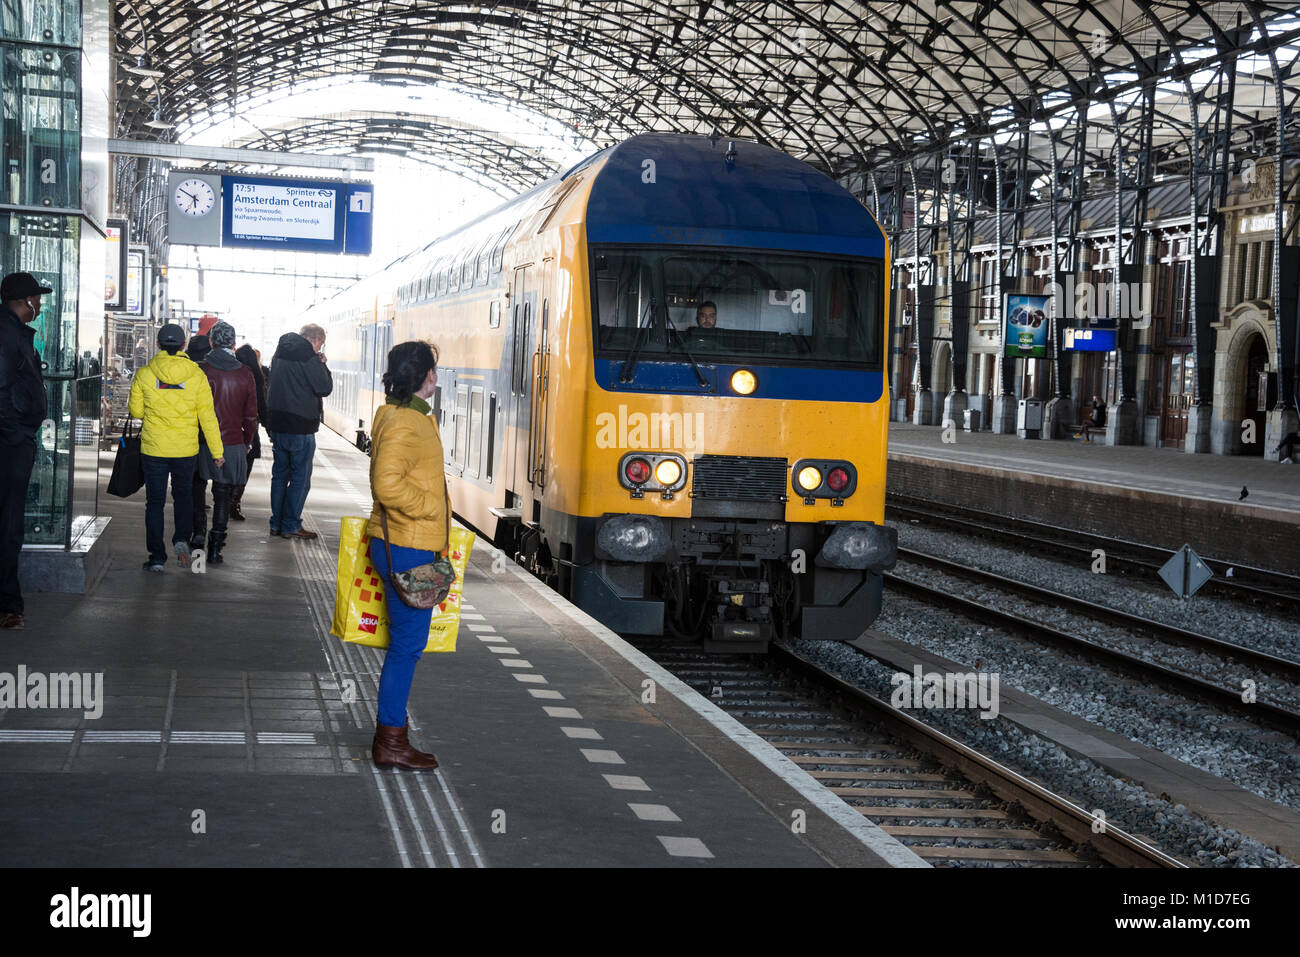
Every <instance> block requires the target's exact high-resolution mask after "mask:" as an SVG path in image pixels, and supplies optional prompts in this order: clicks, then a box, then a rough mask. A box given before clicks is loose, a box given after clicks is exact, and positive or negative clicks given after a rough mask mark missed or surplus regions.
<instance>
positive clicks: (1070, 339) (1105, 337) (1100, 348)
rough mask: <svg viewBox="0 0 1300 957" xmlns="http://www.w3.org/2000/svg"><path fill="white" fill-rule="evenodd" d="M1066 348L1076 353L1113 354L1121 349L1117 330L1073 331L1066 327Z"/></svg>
mask: <svg viewBox="0 0 1300 957" xmlns="http://www.w3.org/2000/svg"><path fill="white" fill-rule="evenodd" d="M1064 332H1065V348H1066V349H1070V350H1073V351H1074V352H1113V351H1115V349H1117V348H1118V347H1119V344H1118V342H1117V341H1116V340H1117V339H1118V332H1117V330H1115V329H1072V328H1070V327H1068V326H1067V327H1066V328H1065V330H1064Z"/></svg>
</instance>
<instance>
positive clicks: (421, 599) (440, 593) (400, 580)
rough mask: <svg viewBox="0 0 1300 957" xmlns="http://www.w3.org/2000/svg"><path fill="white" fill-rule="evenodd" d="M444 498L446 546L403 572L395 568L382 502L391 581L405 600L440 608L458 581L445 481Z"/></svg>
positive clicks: (386, 553)
mask: <svg viewBox="0 0 1300 957" xmlns="http://www.w3.org/2000/svg"><path fill="white" fill-rule="evenodd" d="M442 489H443V501H445V502H446V503H447V535H448V542H447V545H448V547H447V549H444V551H443V553H442V554H441V555H439V556H438V557H437V559H435V560H434V561H432V562H429V563H428V564H427V565H417V566H416V567H415V568H412V569H409V570H408V571H404V572H395V571H393V550H392V548H390V547H389V545H388V512H387V510H386V509H385V508H384V506H383V505H379V503H378V502H376V503H375V504H376V505H379V523H380V525H381V526H382V527H383V530H384V554H385V555H386V556H387V557H388V580H389V581H390V582H392V585H393V589H394V590H395V591H396V592H397V595H398V597H399V598H401V599H402V602H403V604H406V605H410V606H411V607H412V608H437V607H438V605H440V604H442V602H444V601H446V600H447V594H448V593H449V592H450V591H451V586H452V585H454V584H456V571H455V569H453V568H452V567H451V561H450V559H448V557H447V551H448V550H450V547H451V541H450V536H451V500H450V499H449V498H448V497H447V486H446V484H444V485H443V487H442Z"/></svg>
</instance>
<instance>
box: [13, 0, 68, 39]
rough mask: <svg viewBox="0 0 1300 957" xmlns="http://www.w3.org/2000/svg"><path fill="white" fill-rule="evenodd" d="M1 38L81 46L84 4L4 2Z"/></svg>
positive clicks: (32, 0)
mask: <svg viewBox="0 0 1300 957" xmlns="http://www.w3.org/2000/svg"><path fill="white" fill-rule="evenodd" d="M0 36H3V37H4V38H5V39H6V40H30V41H31V42H32V43H61V44H64V45H66V46H79V45H80V44H81V4H80V3H78V2H77V0H0Z"/></svg>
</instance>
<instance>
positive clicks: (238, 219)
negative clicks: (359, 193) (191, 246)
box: [221, 176, 349, 253]
mask: <svg viewBox="0 0 1300 957" xmlns="http://www.w3.org/2000/svg"><path fill="white" fill-rule="evenodd" d="M221 182H222V193H223V204H222V216H221V244H222V245H223V246H253V247H260V248H274V249H295V250H299V251H301V252H317V253H341V252H343V251H344V226H345V217H346V214H347V192H348V186H349V184H347V183H326V182H312V181H308V180H288V179H270V178H265V177H249V176H223V177H222V178H221Z"/></svg>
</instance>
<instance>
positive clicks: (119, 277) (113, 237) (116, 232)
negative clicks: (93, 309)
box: [104, 219, 126, 312]
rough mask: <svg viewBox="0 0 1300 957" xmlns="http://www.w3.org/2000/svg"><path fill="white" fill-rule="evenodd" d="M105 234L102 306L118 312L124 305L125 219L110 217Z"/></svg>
mask: <svg viewBox="0 0 1300 957" xmlns="http://www.w3.org/2000/svg"><path fill="white" fill-rule="evenodd" d="M105 235H106V236H107V240H106V241H105V243H104V250H105V254H106V259H107V262H106V263H105V267H106V268H105V270H104V308H105V309H107V310H109V311H110V312H120V311H121V310H122V309H123V308H125V306H126V284H125V282H124V280H125V278H126V220H125V219H110V220H109V221H108V228H107V230H106V232H105Z"/></svg>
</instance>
